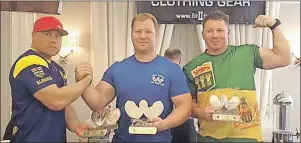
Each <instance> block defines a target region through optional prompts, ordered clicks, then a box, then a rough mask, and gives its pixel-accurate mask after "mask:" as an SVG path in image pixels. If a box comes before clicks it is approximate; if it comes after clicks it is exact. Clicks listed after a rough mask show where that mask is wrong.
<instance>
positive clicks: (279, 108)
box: [272, 91, 300, 143]
mask: <svg viewBox="0 0 301 143" xmlns="http://www.w3.org/2000/svg"><path fill="white" fill-rule="evenodd" d="M273 104H274V107H273V108H274V117H273V123H274V129H273V133H272V134H273V138H272V142H273V143H292V142H294V140H293V136H296V137H297V139H299V136H300V133H299V132H298V129H297V128H296V134H294V133H293V131H292V119H293V114H294V113H293V98H292V97H291V96H290V95H289V94H287V93H285V92H284V91H282V93H280V94H277V95H276V96H275V98H274V100H273Z"/></svg>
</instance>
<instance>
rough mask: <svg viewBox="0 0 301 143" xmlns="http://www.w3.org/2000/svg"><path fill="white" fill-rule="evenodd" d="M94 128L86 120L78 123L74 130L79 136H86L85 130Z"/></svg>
mask: <svg viewBox="0 0 301 143" xmlns="http://www.w3.org/2000/svg"><path fill="white" fill-rule="evenodd" d="M91 129H93V127H92V126H91V125H89V124H88V123H85V122H81V123H78V124H77V126H76V128H75V130H74V132H75V133H76V134H77V135H78V136H79V137H85V132H86V131H89V130H91Z"/></svg>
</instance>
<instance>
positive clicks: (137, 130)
mask: <svg viewBox="0 0 301 143" xmlns="http://www.w3.org/2000/svg"><path fill="white" fill-rule="evenodd" d="M129 133H130V134H143V135H154V134H156V133H157V127H135V126H130V127H129Z"/></svg>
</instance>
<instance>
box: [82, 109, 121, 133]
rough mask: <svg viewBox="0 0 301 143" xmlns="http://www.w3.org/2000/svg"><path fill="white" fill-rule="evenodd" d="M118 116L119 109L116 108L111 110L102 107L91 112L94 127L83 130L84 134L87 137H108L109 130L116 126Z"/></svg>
mask: <svg viewBox="0 0 301 143" xmlns="http://www.w3.org/2000/svg"><path fill="white" fill-rule="evenodd" d="M119 118H120V110H119V109H118V108H116V109H114V110H112V109H110V108H104V109H103V110H101V111H97V112H93V113H92V115H91V119H92V122H93V123H94V124H95V125H96V127H95V128H94V129H92V130H89V131H87V132H85V136H86V137H88V138H89V139H93V138H100V139H108V138H109V134H110V130H114V129H117V128H118V125H117V121H118V119H119Z"/></svg>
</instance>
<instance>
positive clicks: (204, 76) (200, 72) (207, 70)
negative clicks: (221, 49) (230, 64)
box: [191, 62, 215, 92]
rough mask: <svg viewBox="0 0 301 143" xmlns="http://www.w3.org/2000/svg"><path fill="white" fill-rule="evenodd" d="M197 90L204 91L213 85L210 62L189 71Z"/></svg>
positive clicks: (213, 79)
mask: <svg viewBox="0 0 301 143" xmlns="http://www.w3.org/2000/svg"><path fill="white" fill-rule="evenodd" d="M191 74H192V76H193V78H194V82H195V85H196V86H197V89H198V92H206V91H209V90H210V89H212V88H213V87H214V86H215V78H214V72H213V67H212V62H205V63H203V64H202V65H201V66H197V67H196V68H195V69H193V70H192V71H191Z"/></svg>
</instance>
